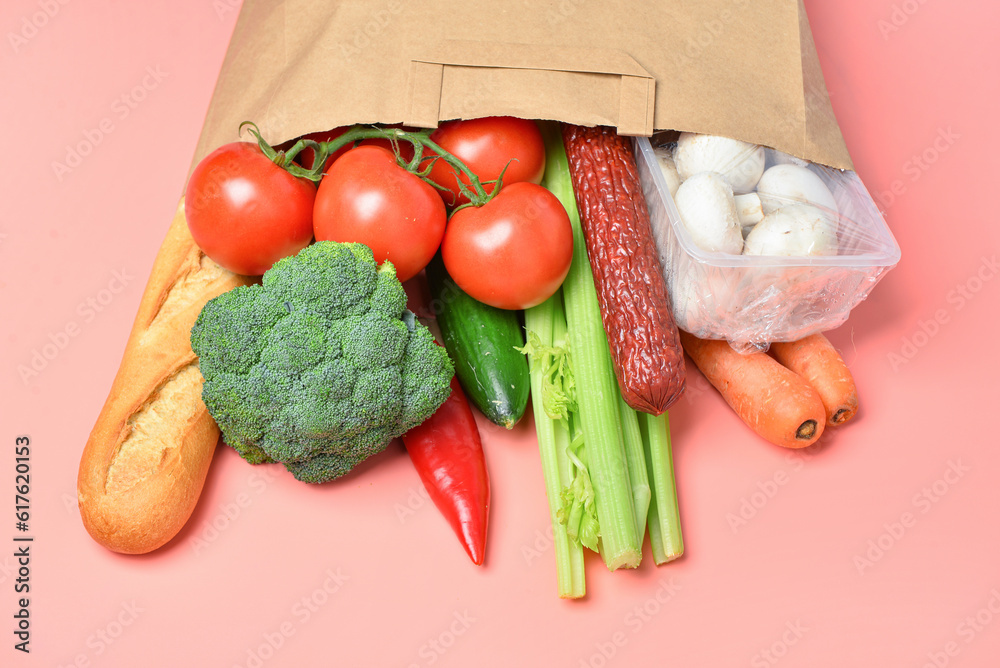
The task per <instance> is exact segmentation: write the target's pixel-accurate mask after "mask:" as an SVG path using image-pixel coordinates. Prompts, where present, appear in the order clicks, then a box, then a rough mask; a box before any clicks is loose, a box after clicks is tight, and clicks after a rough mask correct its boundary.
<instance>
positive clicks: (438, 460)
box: [403, 378, 490, 565]
mask: <svg viewBox="0 0 1000 668" xmlns="http://www.w3.org/2000/svg"><path fill="white" fill-rule="evenodd" d="M403 445H405V446H406V451H407V452H409V453H410V459H412V460H413V465H414V467H416V469H417V473H418V474H420V479H421V480H422V481H423V483H424V487H425V488H426V489H427V492H428V493H429V494H430V497H431V500H432V501H434V505H435V506H437V507H438V510H439V511H441V514H442V515H444V517H445V519H446V520H448V523H449V524H451V527H452V528H453V529H454V530H455V533H456V534H457V535H458V537H459V539H460V540H461V541H462V544H463V545H464V546H465V551H466V552H468V553H469V557H471V558H472V561H473V563H475V564H476V565H479V564H482V563H483V558H484V557H485V553H486V523H487V519H488V516H489V506H490V479H489V475H488V474H487V473H486V458H485V457H484V456H483V445H482V441H481V440H480V438H479V428H478V427H477V426H476V418H475V417H474V416H473V415H472V409H471V408H469V402H468V401H467V400H466V398H465V394H464V393H463V392H462V388H461V387H460V386H459V384H458V380H457V379H456V378H452V379H451V395H450V396H449V397H448V399H447V400H446V401H445V402H444V403H443V404H442V405H441V407H440V408H438V409H437V412H435V413H434V415H432V416H431V417H429V418H428V419H427V420H426V421H424V423H423V424H421V425H419V426H417V427H414V428H413V429H411V430H410V431H408V432H406V433H405V434H403Z"/></svg>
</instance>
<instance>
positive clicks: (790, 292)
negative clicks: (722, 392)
mask: <svg viewBox="0 0 1000 668" xmlns="http://www.w3.org/2000/svg"><path fill="white" fill-rule="evenodd" d="M681 136H682V137H684V135H681ZM654 141H655V138H654ZM675 148H676V144H675V143H671V144H667V145H665V146H664V147H658V149H657V151H672V150H674V149H675ZM748 150H750V149H748ZM752 150H754V151H757V152H758V153H756V154H755V155H754V156H752V157H753V159H752V160H751V161H750V162H749V163H745V164H750V165H751V166H750V171H752V172H753V171H754V169H756V170H757V172H756V173H759V172H760V171H761V170H760V165H759V160H760V155H759V151H760V148H759V147H755V146H754V147H752ZM763 151H764V158H765V161H766V162H765V166H766V167H767V168H768V169H769V168H770V167H771V166H773V165H776V164H781V163H792V164H795V165H797V167H796V169H803V168H804V169H807V170H809V171H810V172H812V173H813V174H815V175H816V176H818V177H819V178H820V179H821V180H822V181H823V183H824V184H825V185H826V187H827V188H828V190H829V192H830V194H832V196H833V199H834V201H835V206H834V205H830V206H833V208H827V207H824V206H819V208H820V209H821V210H822V211H823V212H824V214H825V215H826V216H827V217H828V219H829V221H830V223H831V224H832V226H833V227H832V228H831V229H833V230H834V234H835V242H834V243H833V246H832V247H830V248H827V249H826V251H825V252H826V253H827V254H821V255H796V256H781V255H746V254H736V253H733V252H721V251H712V250H706V249H705V248H703V247H700V246H699V245H698V244H696V243H695V241H694V239H693V237H692V234H691V233H690V232H689V229H688V227H686V226H685V224H684V223H683V222H682V220H681V216H680V214H679V213H678V209H677V206H676V203H675V200H674V197H673V196H672V195H671V192H670V189H669V188H668V186H667V180H666V178H665V177H664V174H663V172H662V170H661V168H660V166H659V163H658V160H657V154H656V153H654V148H653V145H652V144H651V142H650V140H649V139H648V138H645V137H639V138H636V140H635V152H636V163H637V166H638V170H639V178H640V181H641V183H642V187H643V192H644V194H645V198H646V202H647V203H648V205H649V213H650V218H651V221H652V225H653V233H654V237H655V239H656V244H657V248H658V250H659V255H660V260H661V262H662V264H663V267H664V273H665V275H666V279H667V285H668V288H669V291H670V298H671V307H672V309H673V313H674V318H675V320H676V322H677V326H678V327H680V328H681V329H683V330H685V331H687V332H690V333H691V334H694V335H695V336H698V337H699V338H708V339H725V340H727V341H729V342H730V344H732V346H733V347H734V348H735V349H736V350H739V351H741V352H750V351H752V350H766V349H767V347H768V346H769V345H770V343H771V342H772V341H795V340H797V339H800V338H803V337H805V336H808V335H809V334H813V333H816V332H821V331H825V330H829V329H833V328H835V327H837V326H839V325H841V324H843V323H844V321H846V320H847V317H848V315H849V314H850V312H851V309H853V308H854V307H855V306H857V305H858V304H859V303H860V302H861V301H863V300H864V299H865V298H866V297H867V296H868V294H869V293H870V292H871V290H872V288H874V287H875V285H876V284H877V283H878V281H879V280H880V279H881V278H882V276H884V275H885V273H886V272H887V271H889V270H890V269H891V268H892V267H894V266H895V265H896V263H897V262H899V257H900V252H899V246H898V244H897V243H896V240H895V239H894V238H893V236H892V233H891V232H890V231H889V228H888V227H887V226H886V224H885V220H884V219H883V218H882V215H881V213H880V212H879V210H878V208H877V207H876V206H875V203H874V201H873V200H872V197H871V195H870V194H869V193H868V191H867V190H866V189H865V187H864V185H863V184H862V183H861V180H860V179H859V178H858V176H857V174H856V173H854V172H852V171H843V170H835V169H831V168H828V167H823V166H821V165H816V164H811V163H806V162H805V161H803V160H799V159H798V158H793V157H791V156H788V155H786V154H784V153H781V152H779V151H775V150H773V149H768V148H764V149H763ZM746 157H747V154H746V153H744V154H742V155H740V156H738V158H739V159H740V160H742V159H744V158H746ZM754 161H756V162H757V163H758V164H756V165H754V164H751V163H753V162H754ZM743 171H746V170H743ZM783 171H785V172H787V171H788V168H783ZM792 171H794V170H792ZM776 174H777V172H776ZM750 181H751V182H754V183H756V181H755V176H754V175H751V177H750ZM773 181H774V179H773V178H772V179H771V182H772V183H773ZM737 183H738V186H737V187H738V188H739V189H743V190H746V189H747V182H746V181H745V180H744V182H742V183H739V181H738V179H737ZM691 191H692V189H691V188H689V189H688V195H686V197H687V198H688V199H687V200H686V201H687V202H690V192H691ZM751 192H753V190H751ZM769 192H770V191H769ZM758 195H759V196H760V197H761V199H762V201H766V200H768V199H769V198H770V200H771V201H770V202H769V204H770V206H771V207H772V208H773V207H779V210H780V208H781V207H782V205H788V206H791V205H795V204H798V203H800V202H801V200H799V201H796V198H795V197H790V196H787V195H786V196H784V197H774V196H769V195H768V194H767V193H764V192H763V191H762V192H761V193H758ZM684 196H685V195H682V197H684ZM750 199H751V200H752V199H753V198H750ZM686 210H687V211H689V212H690V210H691V209H690V208H689V209H686ZM787 212H788V210H786V213H787ZM688 217H689V218H690V217H691V216H690V213H689V216H688ZM771 222H772V223H773V222H774V221H771ZM758 224H759V223H758ZM769 224H770V223H769ZM737 236H738V235H737ZM743 236H744V237H745V238H749V237H747V232H746V231H745V230H744V232H743ZM761 236H764V235H761V234H758V235H757V238H758V239H759V238H760V237H761ZM772 238H773V235H772ZM784 238H788V237H784ZM702 243H704V242H702ZM730 247H731V246H730ZM756 247H757V248H758V249H759V248H760V244H759V243H758V244H756Z"/></svg>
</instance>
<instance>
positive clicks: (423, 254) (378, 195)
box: [313, 146, 447, 281]
mask: <svg viewBox="0 0 1000 668" xmlns="http://www.w3.org/2000/svg"><path fill="white" fill-rule="evenodd" d="M446 220H447V215H446V213H445V209H444V204H443V203H442V202H441V198H440V197H438V194H437V191H436V190H434V188H433V187H432V186H431V185H430V184H428V183H426V182H424V181H422V180H420V178H419V177H417V176H415V175H413V174H411V173H410V172H408V171H406V170H405V169H403V168H402V167H400V166H399V165H397V164H396V157H395V156H394V155H393V154H392V152H390V151H388V150H386V149H384V148H381V147H379V146H359V147H357V148H355V149H352V150H350V151H348V152H347V153H345V154H344V155H343V156H342V157H341V158H340V159H339V160H337V161H336V162H335V163H333V165H332V166H331V167H330V171H329V172H328V173H327V175H326V176H325V177H323V180H322V181H321V182H320V185H319V190H318V192H317V193H316V206H315V208H314V209H313V226H314V229H315V232H316V239H317V240H319V241H322V240H332V241H356V242H360V243H363V244H366V245H367V246H368V247H369V248H371V249H372V252H373V253H374V255H375V261H376V262H382V261H383V260H386V259H388V260H389V261H390V262H392V264H393V265H394V266H395V267H396V275H397V276H398V277H399V280H401V281H405V280H406V279H408V278H412V277H413V276H415V275H417V274H418V273H420V270H421V269H423V268H424V267H426V266H427V263H428V262H430V261H431V258H432V257H434V253H435V252H437V249H438V246H439V245H440V244H441V237H442V235H443V234H444V226H445V221H446Z"/></svg>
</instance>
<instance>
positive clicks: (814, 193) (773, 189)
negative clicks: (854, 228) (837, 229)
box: [757, 164, 837, 221]
mask: <svg viewBox="0 0 1000 668" xmlns="http://www.w3.org/2000/svg"><path fill="white" fill-rule="evenodd" d="M757 194H758V195H760V201H761V205H762V206H763V208H764V213H765V214H768V213H771V212H772V211H776V210H777V209H780V208H781V207H783V206H786V205H788V204H801V203H806V204H812V205H813V206H816V207H819V208H820V209H823V210H824V211H826V212H827V214H828V215H829V216H830V218H831V220H833V221H836V219H837V201H836V200H835V199H834V198H833V193H831V192H830V189H829V188H827V187H826V184H825V183H823V179H821V178H820V177H818V176H817V175H816V174H815V172H813V171H812V170H810V169H807V168H805V167H799V166H798V165H792V164H784V165H775V166H774V167H771V168H770V169H768V170H767V171H766V172H764V175H763V176H761V177H760V182H759V183H758V184H757Z"/></svg>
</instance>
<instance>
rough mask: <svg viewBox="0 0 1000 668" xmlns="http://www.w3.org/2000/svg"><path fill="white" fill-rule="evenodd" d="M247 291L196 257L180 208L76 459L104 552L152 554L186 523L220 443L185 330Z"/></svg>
mask: <svg viewBox="0 0 1000 668" xmlns="http://www.w3.org/2000/svg"><path fill="white" fill-rule="evenodd" d="M251 282H253V279H252V278H250V277H246V276H239V275H237V274H233V273H232V272H229V271H226V270H225V269H222V268H221V267H219V266H218V265H216V264H215V263H214V262H212V260H210V259H209V258H208V257H207V256H205V254H204V253H203V252H202V251H201V249H200V248H198V246H197V245H196V244H195V242H194V240H193V239H192V238H191V234H190V232H189V231H188V226H187V221H186V219H185V217H184V200H183V199H182V200H181V202H180V204H179V205H178V209H177V213H176V215H175V216H174V219H173V222H172V224H171V226H170V230H169V231H168V233H167V237H166V239H165V240H164V242H163V244H162V245H161V247H160V250H159V253H158V254H157V257H156V260H155V262H154V264H153V269H152V272H151V275H150V277H149V282H148V283H147V284H146V289H145V291H144V292H143V296H142V300H141V302H140V304H139V311H138V313H137V315H136V318H135V323H134V324H133V326H132V331H131V334H130V335H129V338H128V343H127V344H126V346H125V353H124V355H123V357H122V362H121V366H120V367H119V369H118V374H117V375H116V376H115V379H114V382H113V384H112V386H111V391H110V393H109V394H108V398H107V400H106V401H105V403H104V407H103V408H102V409H101V412H100V415H99V416H98V418H97V423H96V424H95V425H94V429H93V431H92V432H91V434H90V438H89V439H88V440H87V444H86V446H85V447H84V450H83V455H82V457H81V459H80V471H79V476H78V479H77V496H78V500H79V506H80V515H81V517H82V518H83V524H84V526H85V527H86V528H87V531H88V532H89V533H90V535H91V536H92V537H93V538H94V540H96V541H97V542H98V543H100V544H101V545H103V546H105V547H106V548H108V549H109V550H113V551H115V552H120V553H123V554H143V553H146V552H150V551H152V550H155V549H156V548H158V547H160V546H162V545H163V544H165V543H166V542H168V541H169V540H170V539H171V538H173V537H174V536H175V535H177V533H178V532H179V531H180V530H181V528H182V527H183V526H184V524H185V522H187V520H188V518H189V517H190V516H191V513H192V511H193V510H194V507H195V505H196V503H197V501H198V497H199V495H200V494H201V489H202V486H203V485H204V482H205V477H206V474H207V473H208V468H209V465H210V464H211V462H212V455H213V453H214V451H215V448H216V444H217V443H218V440H219V428H218V426H217V425H216V424H215V420H213V419H212V416H211V415H210V414H209V412H208V409H207V408H205V405H204V403H202V400H201V386H202V382H203V381H202V378H201V374H200V372H199V371H198V359H197V356H196V355H195V354H194V351H192V350H191V342H190V332H191V327H192V325H194V322H195V320H196V319H197V318H198V314H199V313H200V312H201V308H202V307H203V306H204V305H205V303H206V302H207V301H208V300H209V299H212V298H213V297H215V296H217V295H219V294H222V293H223V292H226V291H228V290H231V289H232V288H235V287H237V286H239V285H247V284H250V283H251Z"/></svg>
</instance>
